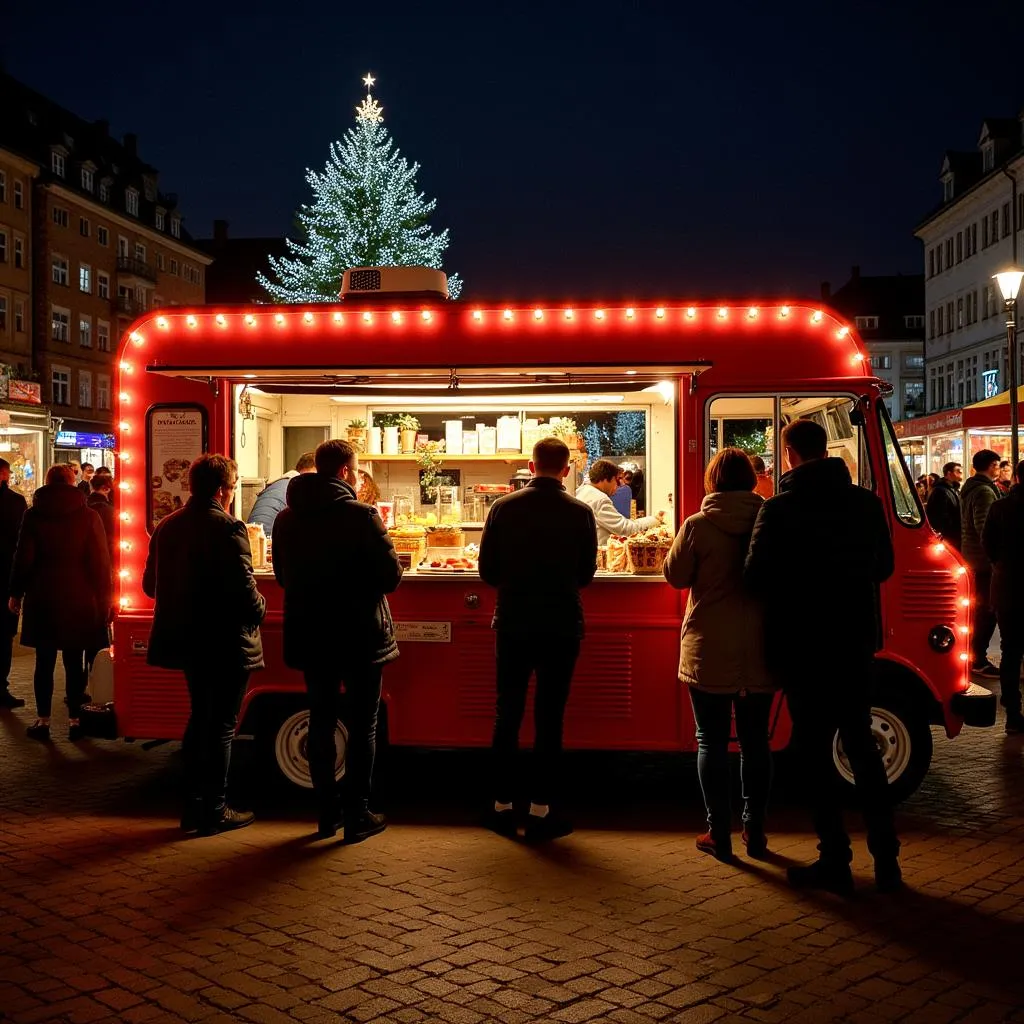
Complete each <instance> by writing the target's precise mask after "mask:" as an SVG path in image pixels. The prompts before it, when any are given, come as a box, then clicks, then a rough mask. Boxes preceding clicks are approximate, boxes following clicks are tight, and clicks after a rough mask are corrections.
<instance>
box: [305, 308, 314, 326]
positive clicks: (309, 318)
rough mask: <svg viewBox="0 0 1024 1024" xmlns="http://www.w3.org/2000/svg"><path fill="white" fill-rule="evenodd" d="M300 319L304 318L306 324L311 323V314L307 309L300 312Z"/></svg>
mask: <svg viewBox="0 0 1024 1024" xmlns="http://www.w3.org/2000/svg"><path fill="white" fill-rule="evenodd" d="M302 319H303V320H305V321H306V323H307V324H311V323H312V322H313V314H312V313H310V312H308V311H307V312H305V313H303V314H302Z"/></svg>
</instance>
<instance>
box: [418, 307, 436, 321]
mask: <svg viewBox="0 0 1024 1024" xmlns="http://www.w3.org/2000/svg"><path fill="white" fill-rule="evenodd" d="M433 315H434V314H433V313H431V312H430V310H429V309H425V310H423V312H422V313H420V316H421V317H423V319H424V320H426V321H427V322H428V323H429V322H430V319H431V317H433Z"/></svg>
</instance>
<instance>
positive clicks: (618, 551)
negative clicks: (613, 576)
mask: <svg viewBox="0 0 1024 1024" xmlns="http://www.w3.org/2000/svg"><path fill="white" fill-rule="evenodd" d="M602 568H604V569H606V570H607V571H608V572H629V554H628V552H627V551H626V538H625V537H609V538H608V544H607V546H606V547H605V548H604V565H603V566H602Z"/></svg>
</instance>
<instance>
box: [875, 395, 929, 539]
mask: <svg viewBox="0 0 1024 1024" xmlns="http://www.w3.org/2000/svg"><path fill="white" fill-rule="evenodd" d="M878 415H879V417H880V419H881V421H882V437H883V438H885V461H886V463H887V464H888V467H889V484H890V486H891V487H892V501H893V507H894V508H895V509H896V518H897V519H899V521H900V522H901V523H903V525H904V526H920V525H921V523H922V522H924V513H923V512H922V511H921V503H920V501H919V499H918V496H917V488H916V487H914V484H913V482H912V481H911V479H910V474H909V472H908V470H907V464H906V462H905V460H904V458H903V453H902V452H901V451H900V443H899V441H897V440H896V432H895V431H894V430H893V428H892V421H891V420H890V419H889V414H888V412H887V411H886V408H885V406H884V405H883V404H882V403H881V402H880V403H879V404H878Z"/></svg>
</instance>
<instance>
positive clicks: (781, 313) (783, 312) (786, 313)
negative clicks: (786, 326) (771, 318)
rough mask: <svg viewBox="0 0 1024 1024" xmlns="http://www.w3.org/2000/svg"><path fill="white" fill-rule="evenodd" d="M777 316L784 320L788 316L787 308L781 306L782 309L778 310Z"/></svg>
mask: <svg viewBox="0 0 1024 1024" xmlns="http://www.w3.org/2000/svg"><path fill="white" fill-rule="evenodd" d="M779 316H780V317H782V319H783V320H785V319H786V317H787V316H789V306H783V307H782V309H780V310H779Z"/></svg>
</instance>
